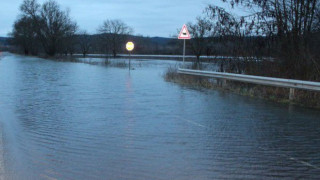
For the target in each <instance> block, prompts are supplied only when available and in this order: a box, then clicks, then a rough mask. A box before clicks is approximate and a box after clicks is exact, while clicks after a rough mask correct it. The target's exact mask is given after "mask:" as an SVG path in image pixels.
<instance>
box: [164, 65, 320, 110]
mask: <svg viewBox="0 0 320 180" xmlns="http://www.w3.org/2000/svg"><path fill="white" fill-rule="evenodd" d="M177 70H178V68H177V67H176V66H171V67H169V68H168V69H167V71H166V72H165V74H164V79H165V80H166V81H168V82H173V83H177V84H180V85H184V86H190V87H193V88H206V89H215V90H222V91H229V92H232V93H236V94H240V95H243V96H250V97H255V98H260V99H266V100H271V101H275V102H280V103H290V104H295V105H299V106H304V107H311V108H316V109H320V93H319V92H314V91H306V90H298V89H296V90H295V98H294V100H293V101H289V89H288V88H280V87H271V86H264V85H255V84H250V83H243V82H236V81H226V83H225V84H224V83H223V81H221V80H219V79H213V78H207V77H200V76H191V75H184V74H179V73H178V72H177Z"/></svg>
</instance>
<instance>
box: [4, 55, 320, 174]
mask: <svg viewBox="0 0 320 180" xmlns="http://www.w3.org/2000/svg"><path fill="white" fill-rule="evenodd" d="M3 56H4V57H3V58H2V60H1V61H0V85H1V86H0V122H1V125H2V134H3V144H4V145H3V147H4V170H5V176H6V178H7V179H139V180H140V179H165V180H166V179H230V178H231V179H233V178H239V179H250V178H251V179H274V178H276V179H277V178H283V177H286V178H288V179H319V178H320V168H319V167H320V152H319V148H320V131H319V129H320V122H319V117H320V113H319V112H317V111H314V110H310V109H304V108H298V107H293V109H291V110H290V111H289V108H288V106H286V105H281V104H276V103H271V102H266V101H263V100H257V99H250V98H248V97H242V96H237V95H233V94H228V93H224V92H220V91H208V90H194V89H190V88H188V87H181V86H178V85H176V84H172V83H168V82H165V81H164V80H163V78H162V76H161V75H162V73H163V72H164V70H165V67H167V66H168V65H174V64H175V62H172V61H165V62H163V61H143V62H140V61H133V66H135V70H134V71H131V72H130V73H129V72H128V69H126V68H110V67H105V66H97V65H88V64H80V63H61V62H53V61H48V60H42V59H37V58H31V57H28V58H27V57H21V56H15V55H11V54H7V53H5V54H3ZM139 64H140V65H139ZM0 157H1V156H0Z"/></svg>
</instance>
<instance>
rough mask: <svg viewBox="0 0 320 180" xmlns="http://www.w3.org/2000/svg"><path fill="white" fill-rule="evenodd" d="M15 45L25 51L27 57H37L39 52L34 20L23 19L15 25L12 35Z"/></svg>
mask: <svg viewBox="0 0 320 180" xmlns="http://www.w3.org/2000/svg"><path fill="white" fill-rule="evenodd" d="M11 36H12V37H13V40H14V43H15V44H17V45H18V46H20V47H21V48H22V49H23V52H24V54H25V55H29V54H30V53H31V54H32V55H36V54H37V52H38V41H37V34H36V33H35V27H34V26H33V23H32V19H31V18H28V17H21V18H19V19H18V20H17V21H16V22H15V23H14V28H13V32H12V33H11Z"/></svg>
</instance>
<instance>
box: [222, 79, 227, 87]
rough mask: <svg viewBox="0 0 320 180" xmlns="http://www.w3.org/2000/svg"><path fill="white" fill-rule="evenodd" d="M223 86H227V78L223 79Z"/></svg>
mask: <svg viewBox="0 0 320 180" xmlns="http://www.w3.org/2000/svg"><path fill="white" fill-rule="evenodd" d="M221 86H222V87H226V86H227V80H226V79H222V82H221Z"/></svg>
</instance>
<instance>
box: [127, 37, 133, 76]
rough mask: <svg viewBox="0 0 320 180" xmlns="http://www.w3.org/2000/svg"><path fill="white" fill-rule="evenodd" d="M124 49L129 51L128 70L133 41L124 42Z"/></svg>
mask: <svg viewBox="0 0 320 180" xmlns="http://www.w3.org/2000/svg"><path fill="white" fill-rule="evenodd" d="M126 49H127V51H129V70H130V69H131V51H133V49H134V44H133V42H131V41H129V42H127V44H126Z"/></svg>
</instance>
